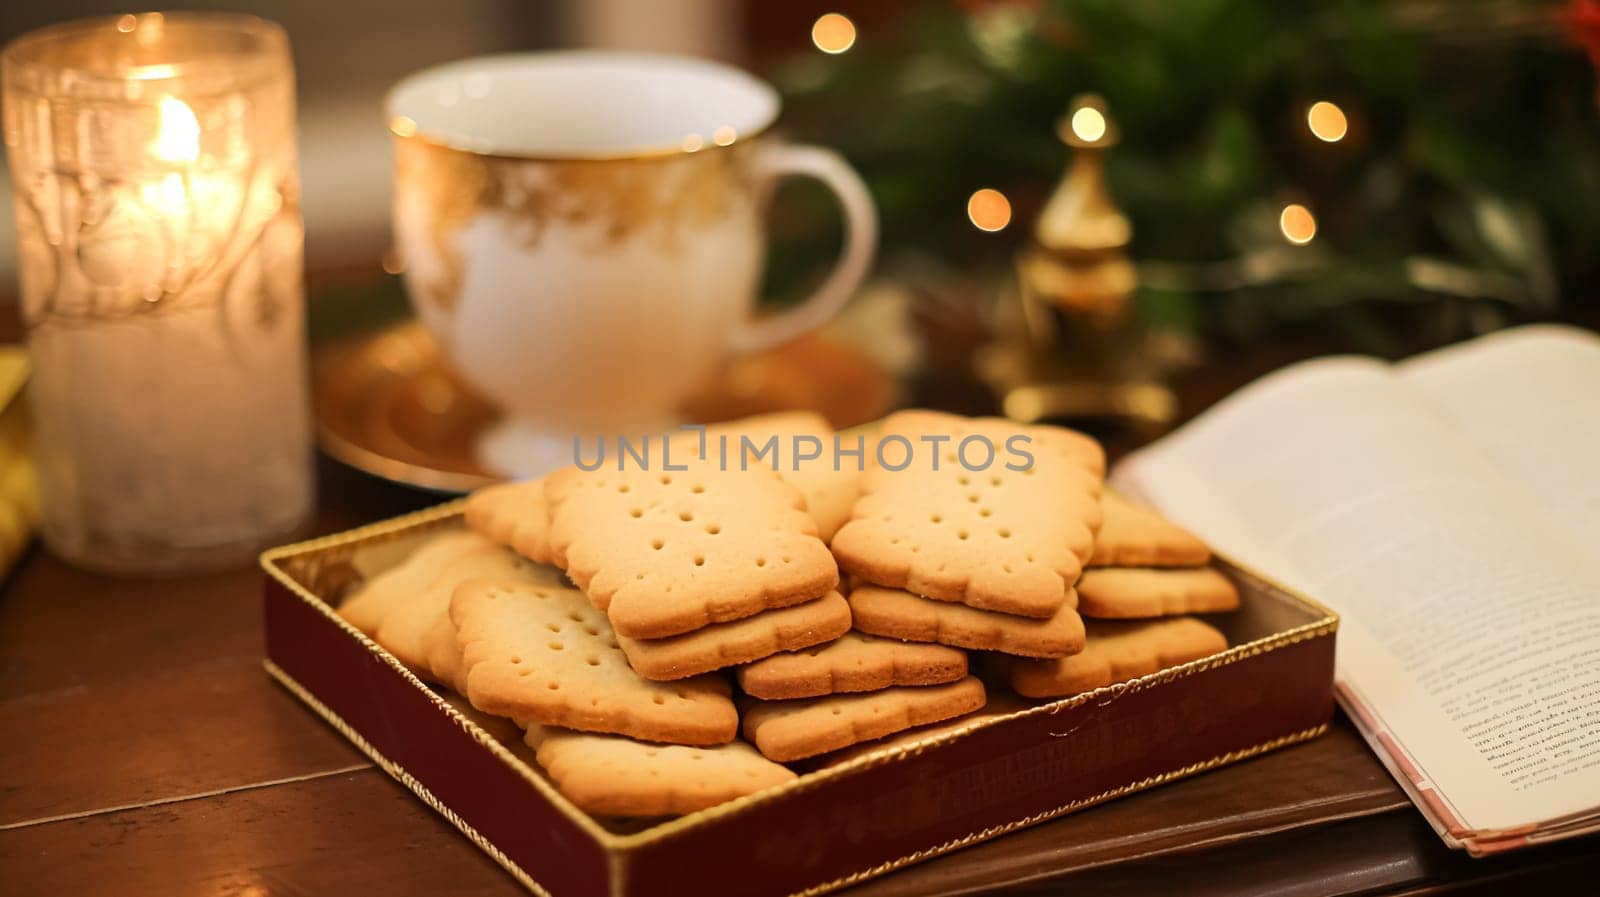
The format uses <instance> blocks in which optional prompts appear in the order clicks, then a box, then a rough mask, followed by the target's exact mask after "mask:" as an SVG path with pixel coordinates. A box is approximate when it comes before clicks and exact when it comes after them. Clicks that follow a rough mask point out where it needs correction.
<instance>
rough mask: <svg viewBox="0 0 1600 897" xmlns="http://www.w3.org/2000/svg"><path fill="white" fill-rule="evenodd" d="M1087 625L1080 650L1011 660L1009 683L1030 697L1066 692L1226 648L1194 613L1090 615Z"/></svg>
mask: <svg viewBox="0 0 1600 897" xmlns="http://www.w3.org/2000/svg"><path fill="white" fill-rule="evenodd" d="M1088 631H1089V634H1088V641H1087V643H1086V644H1085V646H1084V649H1083V651H1082V652H1081V653H1078V654H1075V655H1073V656H1071V657H1063V658H1059V659H1055V660H1018V661H1014V662H1013V663H1012V664H1011V666H1010V679H1011V687H1012V688H1013V689H1015V690H1016V692H1017V693H1018V694H1020V695H1025V696H1027V697H1030V698H1065V697H1070V696H1071V695H1076V694H1082V693H1083V692H1086V691H1093V690H1095V689H1097V688H1102V687H1104V686H1107V685H1112V684H1115V683H1117V682H1126V681H1127V680H1129V679H1136V678H1138V677H1140V676H1145V675H1148V674H1150V673H1154V672H1158V671H1160V670H1164V669H1166V668H1167V667H1173V666H1177V665H1179V664H1184V663H1188V662H1189V661H1191V660H1199V659H1200V658H1202V657H1210V656H1211V655H1213V654H1217V653H1219V652H1222V651H1226V650H1227V649H1228V640H1227V638H1226V637H1224V636H1223V634H1222V633H1221V632H1219V631H1217V630H1216V629H1215V628H1213V627H1211V626H1209V625H1207V624H1206V623H1204V622H1202V621H1200V620H1197V619H1195V618H1194V617H1169V618H1165V619H1160V620H1142V621H1138V622H1131V621H1130V622H1120V621H1108V620H1090V621H1089V622H1088Z"/></svg>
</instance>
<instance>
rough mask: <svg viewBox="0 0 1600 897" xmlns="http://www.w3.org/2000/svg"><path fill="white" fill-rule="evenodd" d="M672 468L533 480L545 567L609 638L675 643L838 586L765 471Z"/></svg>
mask: <svg viewBox="0 0 1600 897" xmlns="http://www.w3.org/2000/svg"><path fill="white" fill-rule="evenodd" d="M674 466H678V463H677V462H676V461H674ZM682 466H684V467H686V468H687V469H685V470H673V471H667V470H662V469H652V470H640V469H638V468H637V467H636V466H631V465H630V466H629V467H628V469H627V470H624V471H618V470H615V469H605V468H602V469H599V470H594V471H584V470H581V469H579V468H576V467H569V468H565V469H563V470H559V471H556V472H555V473H553V474H551V475H550V476H549V477H547V478H546V480H545V499H546V501H547V502H548V504H549V508H550V547H551V556H552V560H553V561H554V563H555V564H556V566H558V567H562V568H564V569H565V570H566V571H567V575H568V576H569V577H571V579H572V581H573V582H575V583H577V585H578V587H579V588H581V589H583V590H584V592H586V593H587V594H588V596H589V598H590V600H592V601H594V603H595V606H596V607H599V608H601V609H603V610H604V611H605V612H606V615H607V616H609V617H610V619H611V625H612V626H613V627H614V628H615V629H616V631H617V633H618V634H620V635H625V636H627V637H629V638H636V639H647V638H651V639H653V638H666V637H668V636H673V635H680V634H682V633H685V632H690V631H693V630H695V629H699V628H701V627H703V626H708V625H710V624H712V623H726V622H728V621H730V620H739V619H743V618H745V617H749V616H752V615H754V614H757V613H760V612H761V611H764V610H769V609H771V608H775V607H788V606H789V605H793V604H800V603H802V602H805V601H810V600H811V599H813V598H820V597H822V596H823V595H826V594H827V593H828V592H830V591H832V590H833V589H834V588H836V587H837V586H838V584H839V570H838V567H837V565H836V564H835V563H834V560H833V556H832V555H831V554H829V553H828V547H827V546H826V545H824V544H822V540H821V539H819V538H817V527H816V523H815V522H814V521H813V520H812V519H811V517H810V516H809V515H807V514H806V512H805V499H804V498H803V497H802V496H801V494H800V492H799V490H797V489H796V488H795V487H794V486H791V485H790V484H788V483H786V482H784V481H783V480H782V479H780V478H779V477H778V476H777V474H775V473H773V472H772V471H770V470H760V469H751V470H739V469H737V468H731V469H726V470H725V469H722V468H721V467H720V466H719V465H718V463H716V462H715V461H714V460H713V461H701V460H688V461H686V462H685V463H684V464H683V465H682Z"/></svg>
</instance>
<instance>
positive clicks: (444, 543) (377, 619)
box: [338, 530, 483, 636]
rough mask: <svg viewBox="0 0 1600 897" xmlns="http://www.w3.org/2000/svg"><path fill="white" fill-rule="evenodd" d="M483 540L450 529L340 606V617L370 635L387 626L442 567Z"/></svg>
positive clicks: (416, 549) (421, 545)
mask: <svg viewBox="0 0 1600 897" xmlns="http://www.w3.org/2000/svg"><path fill="white" fill-rule="evenodd" d="M482 544H483V539H482V538H481V537H480V536H478V535H477V534H475V533H472V532H469V531H466V530H450V531H448V532H443V533H439V534H438V535H434V536H430V537H429V538H428V539H426V540H425V541H423V542H422V543H421V544H420V545H418V546H417V547H416V548H414V549H412V550H411V553H410V554H408V555H406V557H405V558H403V559H402V560H401V561H400V562H399V563H397V564H395V565H394V566H393V567H390V568H388V569H387V570H384V571H383V572H381V573H379V574H377V575H376V576H374V577H372V578H371V579H369V580H367V581H366V582H365V583H363V584H362V585H361V587H360V588H358V589H356V591H355V592H353V593H351V595H350V596H349V597H348V598H346V599H345V600H344V601H343V602H341V603H340V604H339V608H338V611H339V616H341V617H343V618H344V619H345V621H346V622H348V623H349V624H350V625H351V626H354V627H355V628H357V629H359V630H361V631H362V632H363V633H365V634H367V635H368V636H371V635H374V634H376V633H377V631H378V627H379V626H381V625H383V618H384V617H386V616H388V615H389V613H390V611H392V610H394V608H395V607H396V606H398V605H400V604H402V603H404V602H405V601H406V600H407V599H408V598H410V597H411V596H412V595H415V594H416V593H417V592H418V591H420V590H422V589H423V588H425V587H426V586H427V584H428V582H429V581H430V580H432V579H433V578H434V576H436V575H438V572H439V568H440V567H442V566H443V565H445V564H448V563H449V562H450V561H453V560H455V559H456V558H457V557H460V556H461V555H463V554H466V553H467V552H469V551H475V550H477V549H478V548H479V547H480V546H481V545H482Z"/></svg>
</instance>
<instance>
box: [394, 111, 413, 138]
mask: <svg viewBox="0 0 1600 897" xmlns="http://www.w3.org/2000/svg"><path fill="white" fill-rule="evenodd" d="M389 130H390V131H393V132H394V135H395V136H396V137H410V136H412V135H414V134H416V133H417V123H416V122H415V121H413V120H412V119H411V118H409V117H408V116H404V115H396V116H395V117H394V118H391V119H389Z"/></svg>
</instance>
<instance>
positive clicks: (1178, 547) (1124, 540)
mask: <svg viewBox="0 0 1600 897" xmlns="http://www.w3.org/2000/svg"><path fill="white" fill-rule="evenodd" d="M1100 510H1101V512H1102V517H1103V519H1102V520H1101V521H1100V532H1099V533H1097V534H1096V535H1095V539H1094V555H1093V556H1092V557H1090V558H1089V564H1088V565H1089V566H1090V567H1199V566H1202V565H1205V564H1208V563H1210V562H1211V549H1210V548H1209V547H1208V546H1207V545H1206V543H1204V542H1202V541H1200V540H1199V539H1197V538H1195V537H1194V536H1193V535H1192V534H1190V532H1189V531H1188V530H1186V529H1184V528H1183V527H1181V526H1179V525H1177V524H1176V523H1173V522H1172V521H1170V520H1168V519H1167V518H1165V517H1163V516H1161V515H1160V514H1159V513H1157V512H1156V511H1155V510H1153V509H1151V508H1147V507H1144V506H1143V505H1138V504H1134V503H1133V502H1132V501H1129V500H1128V499H1126V498H1123V497H1122V496H1120V495H1118V494H1116V493H1115V492H1107V493H1105V494H1104V495H1102V496H1101V497H1100Z"/></svg>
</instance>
